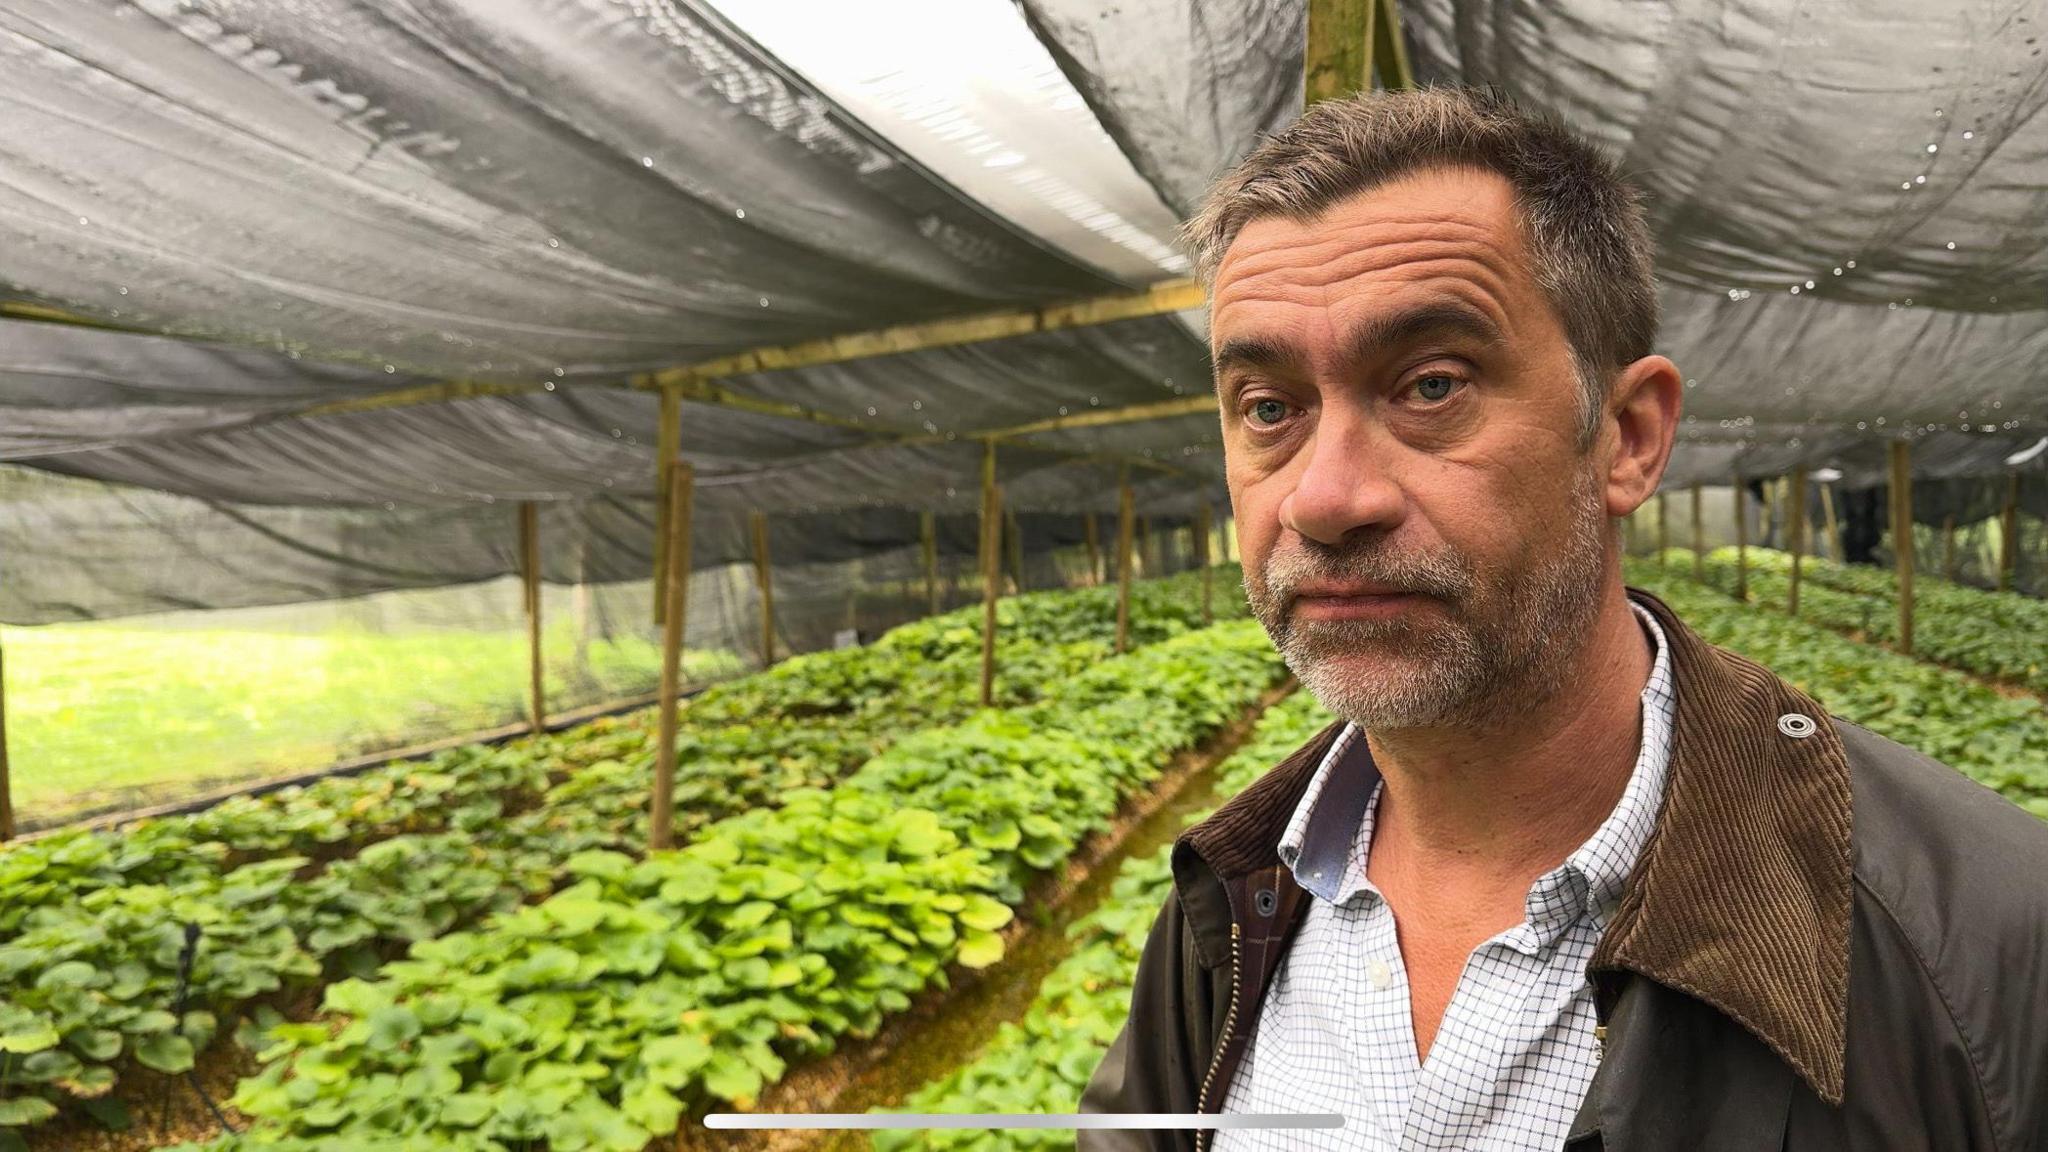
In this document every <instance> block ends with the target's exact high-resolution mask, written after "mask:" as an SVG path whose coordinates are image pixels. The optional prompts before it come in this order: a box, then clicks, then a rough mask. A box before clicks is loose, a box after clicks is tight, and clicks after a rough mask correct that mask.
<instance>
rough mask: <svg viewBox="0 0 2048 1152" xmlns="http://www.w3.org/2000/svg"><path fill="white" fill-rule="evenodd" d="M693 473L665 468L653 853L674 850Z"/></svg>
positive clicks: (678, 464)
mask: <svg viewBox="0 0 2048 1152" xmlns="http://www.w3.org/2000/svg"><path fill="white" fill-rule="evenodd" d="M694 479H695V474H694V473H693V471H692V470H691V468H690V465H689V462H688V461H685V460H683V459H681V458H677V459H675V460H672V461H670V462H669V464H668V518H667V519H668V531H667V532H666V533H665V534H664V535H665V536H666V538H667V546H666V547H665V548H663V550H662V555H663V556H664V557H665V558H666V559H667V562H668V563H667V568H666V569H665V570H664V571H663V573H662V579H661V582H660V583H661V590H662V597H661V598H662V612H661V692H660V695H659V696H657V697H656V699H655V709H656V714H657V715H658V716H659V722H658V725H657V728H656V731H657V733H658V735H657V736H656V739H655V745H654V796H653V798H652V800H651V801H650V803H651V804H652V810H651V811H650V812H649V813H648V822H647V828H648V834H647V846H648V848H649V850H651V851H655V852H661V851H665V850H667V849H669V848H673V847H675V844H676V834H675V816H676V723H677V720H678V717H677V716H676V704H677V698H678V697H679V696H680V695H681V694H682V679H683V677H682V672H683V625H684V623H685V620H686V616H687V614H688V612H689V608H690V496H691V482H692V481H693V480H694Z"/></svg>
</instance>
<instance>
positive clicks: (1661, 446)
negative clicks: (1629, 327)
mask: <svg viewBox="0 0 2048 1152" xmlns="http://www.w3.org/2000/svg"><path fill="white" fill-rule="evenodd" d="M1684 402H1685V381H1684V380H1682V379H1681V378H1680V377H1679V375H1678V366H1677V365H1675V364H1673V363H1672V362H1671V361H1669V360H1667V359H1665V358H1664V357H1662V356H1645V357H1643V358H1642V359H1640V360H1638V361H1636V362H1635V363H1633V364H1630V365H1629V366H1628V367H1626V368H1623V369H1622V370H1621V372H1620V373H1619V374H1618V375H1616V376H1615V378H1614V386H1613V388H1612V389H1611V390H1610V391H1609V393H1608V398H1607V413H1608V416H1607V418H1608V419H1609V420H1611V421H1613V422H1614V430H1615V440H1614V459H1613V461H1612V462H1611V463H1610V464H1609V465H1608V468H1607V493H1606V495H1607V514H1608V515H1609V516H1615V517H1620V516H1626V515H1628V514H1629V513H1631V512H1633V511H1635V510H1636V509H1637V508H1638V507H1639V506H1641V505H1642V503H1643V502H1644V501H1646V500H1648V499H1649V498H1650V494H1651V493H1653V492H1655V491H1656V490H1657V482H1658V481H1659V480H1661V479H1663V477H1664V466H1665V465H1666V464H1667V463H1669V462H1670V460H1671V441H1672V439H1673V438H1674V437H1675V436H1677V435H1678V417H1679V411H1680V409H1681V408H1683V407H1684Z"/></svg>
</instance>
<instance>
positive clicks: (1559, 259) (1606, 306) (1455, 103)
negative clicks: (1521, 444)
mask: <svg viewBox="0 0 2048 1152" xmlns="http://www.w3.org/2000/svg"><path fill="white" fill-rule="evenodd" d="M1447 167H1469V168H1478V169H1482V170H1484V171H1488V172H1493V173H1496V174H1498V175H1499V176H1501V177H1503V178H1504V179H1506V180H1507V182H1508V184H1509V186H1510V187H1511V188H1512V189H1513V190H1514V197H1515V207H1516V212H1517V215H1518V216H1519V218H1520V223H1521V226H1522V231H1523V234H1524V239H1525V240H1526V242H1527V243H1528V246H1529V251H1530V254H1531V258H1532V262H1533V264H1534V267H1533V268H1532V269H1531V271H1532V272H1533V273H1534V274H1535V278H1536V283H1537V284H1538V285H1539V286H1540V287H1541V288H1542V289H1543V292H1544V295H1545V296H1546V297H1548V299H1549V301H1550V306H1551V308H1552V309H1553V310H1555V312H1556V313H1557V316H1558V319H1559V320H1560V322H1561V323H1562V325H1563V327H1564V332H1565V338H1566V339H1567V340H1568V341H1569V342H1570V344H1571V347H1572V358H1573V361H1574V363H1575V365H1576V367H1577V370H1578V376H1579V387H1580V389H1581V392H1582V398H1581V399H1582V406H1583V408H1584V411H1583V413H1582V422H1581V428H1580V435H1579V441H1580V446H1581V448H1584V447H1587V446H1589V445H1590V444H1591V442H1592V437H1593V433H1594V432H1595V431H1596V430H1597V429H1598V428H1599V420H1600V409H1601V407H1602V405H1603V403H1604V402H1605V400H1606V398H1607V388H1608V385H1609V384H1610V383H1611V382H1612V380H1613V378H1614V374H1615V373H1616V372H1618V371H1620V370H1621V369H1622V368H1623V367H1625V366H1626V365H1628V364H1630V363H1632V362H1634V361H1636V360H1638V359H1641V358H1642V357H1644V356H1647V355H1649V354H1650V352H1651V349H1652V345H1653V344H1654V343H1655V341H1656V338H1657V288H1656V281H1655V277H1654V274H1653V272H1652V269H1651V257H1652V252H1653V247H1652V242H1651V240H1650V230H1649V226H1648V225H1647V224H1646V223H1645V222H1644V219H1643V208H1642V197H1641V194H1640V193H1639V192H1638V191H1637V190H1636V189H1635V188H1634V187H1633V186H1632V185H1630V184H1629V182H1628V181H1627V180H1626V179H1625V178H1624V177H1623V176H1622V174H1621V172H1620V169H1619V168H1617V167H1616V165H1615V164H1614V163H1613V161H1611V160H1609V159H1608V158H1607V157H1606V156H1605V155H1604V154H1602V153H1601V151H1600V150H1599V149H1598V148H1597V147H1595V146H1594V145H1593V144H1592V143H1591V142H1590V141H1587V140H1585V139H1583V138H1581V137H1580V136H1579V135H1577V134H1576V133H1574V132H1572V131H1571V130H1570V129H1569V128H1566V127H1565V126H1564V125H1563V124H1561V123H1559V122H1558V121H1557V120H1554V119H1551V118H1549V117H1546V116H1541V115H1537V114H1534V113H1531V112H1529V111H1526V110H1524V109H1522V108H1520V107H1518V106H1517V105H1516V104H1515V103H1514V102H1513V101H1512V100H1510V99H1508V98H1507V97H1506V96H1504V95H1502V94H1501V93H1499V92H1496V91H1493V90H1491V89H1485V90H1482V89H1471V88H1453V87H1430V88H1419V89H1410V90H1406V91H1394V92H1361V93H1359V94H1357V95H1355V96H1352V97H1349V98H1346V99H1341V100H1330V101H1325V102H1323V103H1321V104H1317V105H1315V106H1314V107H1312V108H1310V109H1309V110H1308V111H1307V112H1305V113H1303V114H1302V116H1301V118H1300V119H1299V120H1296V121H1295V122H1294V123H1293V124H1291V125H1289V126H1288V127H1287V128H1285V129H1283V130H1282V131H1280V132H1278V133H1276V134H1274V135H1273V136H1270V137H1268V138H1267V139H1266V140H1265V141H1264V142H1263V143H1261V144H1260V145H1259V147H1258V148H1257V149H1255V150H1254V151H1253V152H1252V154H1251V155H1250V156H1247V157H1245V159H1244V160H1243V161H1242V162H1241V163H1239V164H1238V165H1237V167H1235V168H1233V169H1231V171H1230V172H1229V173H1227V174H1225V175H1224V177H1223V178H1222V179H1220V180H1218V181H1217V182H1216V184H1215V186H1214V187H1212V188H1211V189H1210V190H1209V194H1208V197H1207V198H1206V199H1205V200H1204V202H1203V204H1202V206H1201V209H1200V210H1199V211H1197V212H1196V213H1195V216H1194V218H1193V219H1191V220H1189V221H1188V223H1187V225H1186V227H1185V228H1183V229H1182V238H1183V240H1184V241H1185V242H1186V243H1187V245H1188V247H1189V248H1190V249H1191V250H1192V253H1193V256H1194V259H1195V267H1196V269H1197V271H1198V274H1199V275H1200V277H1201V279H1202V282H1203V284H1204V285H1213V283H1214V281H1215V277H1216V269H1217V266H1218V265H1220V264H1221V263H1222V262H1223V255H1224V253H1225V252H1226V251H1228V250H1229V248H1230V245H1231V243H1232V242H1233V241H1235V240H1236V239H1237V235H1238V233H1239V232H1240V231H1241V230H1242V229H1243V228H1244V226H1245V225H1246V224H1249V223H1251V222H1252V221H1254V220H1259V219H1264V218H1268V217H1274V216H1281V217H1286V218H1288V219H1291V220H1297V221H1308V220H1313V219H1314V218H1315V217H1317V216H1318V215H1321V214H1322V213H1323V212H1324V211H1326V210H1328V209H1329V208H1330V207H1331V206H1332V205H1334V204H1336V203H1338V202H1339V201H1341V200H1345V199H1348V198H1350V197H1352V196H1355V195H1357V194H1358V193H1361V192H1366V191H1369V190H1371V189H1373V188H1376V187H1379V186H1380V185H1383V184H1386V183H1389V182H1391V181H1393V180H1396V179H1398V178H1400V177H1402V176H1406V175H1410V174H1412V173H1415V172H1420V171H1427V170H1429V169H1441V168H1447Z"/></svg>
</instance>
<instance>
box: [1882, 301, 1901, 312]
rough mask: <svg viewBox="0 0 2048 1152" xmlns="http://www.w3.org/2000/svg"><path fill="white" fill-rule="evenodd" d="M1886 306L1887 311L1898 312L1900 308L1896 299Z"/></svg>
mask: <svg viewBox="0 0 2048 1152" xmlns="http://www.w3.org/2000/svg"><path fill="white" fill-rule="evenodd" d="M1884 307H1885V311H1887V312H1897V311H1898V310H1899V302H1898V301H1897V300H1894V301H1892V302H1891V303H1889V304H1886V305H1885V306H1884Z"/></svg>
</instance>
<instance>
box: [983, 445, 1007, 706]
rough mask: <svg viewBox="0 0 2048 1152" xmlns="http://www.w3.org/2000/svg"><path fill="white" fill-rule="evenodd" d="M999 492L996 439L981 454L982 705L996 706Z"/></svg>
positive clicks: (999, 534) (1000, 510) (999, 535)
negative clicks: (997, 486)
mask: <svg viewBox="0 0 2048 1152" xmlns="http://www.w3.org/2000/svg"><path fill="white" fill-rule="evenodd" d="M1000 501H1001V496H1000V495H998V494H997V492H996V442H995V441H993V440H990V441H988V442H987V443H986V444H985V445H984V447H983V450H982V454H981V556H980V560H981V706H982V707H984V708H988V707H992V706H993V705H994V704H995V698H996V592H997V588H996V585H997V583H998V581H1000V579H1001V576H1000V571H999V570H1000V568H1001V564H1002V558H1001V557H1000V556H998V555H997V552H998V550H999V549H1000V548H1001V546H1002V523H1003V521H1002V505H1001V503H1000Z"/></svg>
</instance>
